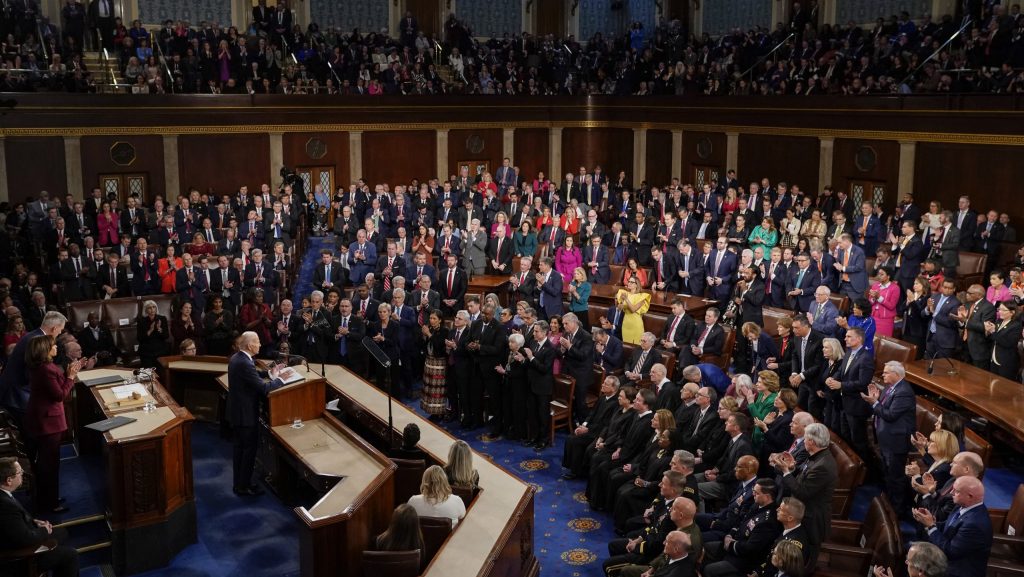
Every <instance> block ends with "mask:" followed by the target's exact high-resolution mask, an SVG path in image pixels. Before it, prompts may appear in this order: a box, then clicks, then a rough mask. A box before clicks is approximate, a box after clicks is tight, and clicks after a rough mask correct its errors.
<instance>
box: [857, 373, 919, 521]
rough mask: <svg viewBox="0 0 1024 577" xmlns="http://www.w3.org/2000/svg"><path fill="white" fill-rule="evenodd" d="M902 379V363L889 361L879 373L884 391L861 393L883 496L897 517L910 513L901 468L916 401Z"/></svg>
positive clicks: (872, 388) (912, 428)
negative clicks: (877, 457) (882, 480)
mask: <svg viewBox="0 0 1024 577" xmlns="http://www.w3.org/2000/svg"><path fill="white" fill-rule="evenodd" d="M905 376H906V370H905V369H904V368H903V364H902V363H900V362H899V361H889V362H887V363H885V368H884V369H882V382H883V383H884V384H885V388H884V389H881V388H879V387H878V385H875V384H874V383H872V384H870V385H868V392H867V394H864V393H861V398H862V399H864V401H865V402H867V403H868V404H869V405H871V413H872V422H873V424H874V429H875V438H876V439H877V440H878V448H879V450H880V451H881V453H882V468H883V469H882V473H883V474H884V476H885V493H886V494H887V495H888V496H889V500H890V501H892V506H893V508H894V509H896V513H897V514H898V515H900V516H902V515H904V514H905V513H907V512H908V511H909V510H910V501H909V494H908V493H907V477H906V471H905V468H904V466H905V465H906V463H907V455H908V454H909V453H910V437H911V436H912V435H913V434H914V431H915V430H916V428H917V399H916V398H914V390H913V389H912V388H911V386H910V383H908V382H907V381H905V380H904V377H905Z"/></svg>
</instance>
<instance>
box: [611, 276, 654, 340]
mask: <svg viewBox="0 0 1024 577" xmlns="http://www.w3.org/2000/svg"><path fill="white" fill-rule="evenodd" d="M615 306H617V307H619V310H620V311H622V315H623V316H622V342H624V343H630V344H634V345H638V344H640V336H641V335H643V334H644V313H646V312H647V309H649V308H651V295H650V293H643V292H640V282H639V281H638V280H637V279H636V277H633V278H631V279H629V280H628V281H626V288H624V289H619V292H618V293H617V294H616V295H615Z"/></svg>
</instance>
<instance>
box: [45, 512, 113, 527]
mask: <svg viewBox="0 0 1024 577" xmlns="http://www.w3.org/2000/svg"><path fill="white" fill-rule="evenodd" d="M106 520H107V516H106V515H104V514H102V513H97V514H95V515H86V516H84V517H76V518H74V519H68V520H67V521H62V522H60V523H58V524H56V525H54V527H74V526H76V525H85V524H86V523H94V522H96V521H104V522H105V521H106Z"/></svg>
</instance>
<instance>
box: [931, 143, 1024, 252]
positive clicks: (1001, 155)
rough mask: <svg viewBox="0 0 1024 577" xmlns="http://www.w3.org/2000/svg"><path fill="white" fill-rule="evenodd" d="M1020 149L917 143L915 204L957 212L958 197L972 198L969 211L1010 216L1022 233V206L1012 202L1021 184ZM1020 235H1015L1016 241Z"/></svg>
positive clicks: (1016, 196) (1022, 172) (1022, 178)
mask: <svg viewBox="0 0 1024 577" xmlns="http://www.w3.org/2000/svg"><path fill="white" fill-rule="evenodd" d="M1020 157H1021V149H1020V148H1017V147H1012V146H982V145H967V144H942V143H918V145H917V155H916V158H915V160H914V190H915V193H916V194H915V195H914V196H915V202H916V204H917V205H918V206H921V207H922V208H923V209H927V207H928V202H929V201H930V200H938V201H939V202H941V203H942V208H943V209H949V210H953V211H955V210H956V205H957V199H958V198H959V197H960V196H961V195H964V194H966V195H968V196H970V197H971V208H972V209H974V210H977V211H979V212H980V211H987V210H989V209H994V210H998V211H1000V212H1005V213H1007V214H1009V215H1010V222H1011V224H1012V225H1013V226H1014V227H1015V228H1016V229H1017V230H1018V231H1020V230H1021V226H1022V223H1024V205H1022V204H1021V203H1020V202H1015V201H1016V200H1017V199H1018V197H1019V192H1018V191H1019V190H1020V183H1021V182H1024V163H1021V162H1020ZM1020 235H1021V233H1020V232H1018V233H1017V238H1018V240H1019V239H1020V238H1021V237H1020Z"/></svg>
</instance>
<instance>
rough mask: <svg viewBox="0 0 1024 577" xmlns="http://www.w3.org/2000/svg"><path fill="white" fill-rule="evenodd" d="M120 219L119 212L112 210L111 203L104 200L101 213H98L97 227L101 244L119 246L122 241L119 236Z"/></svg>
mask: <svg viewBox="0 0 1024 577" xmlns="http://www.w3.org/2000/svg"><path fill="white" fill-rule="evenodd" d="M120 220H121V219H120V218H118V216H117V213H115V212H114V211H112V210H110V203H109V202H104V203H103V205H102V207H101V208H100V213H99V214H97V215H96V229H97V230H98V231H99V232H98V233H97V234H98V239H97V240H98V241H99V243H100V246H117V244H118V243H119V242H120V241H119V240H118V238H117V233H118V227H119V226H120Z"/></svg>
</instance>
